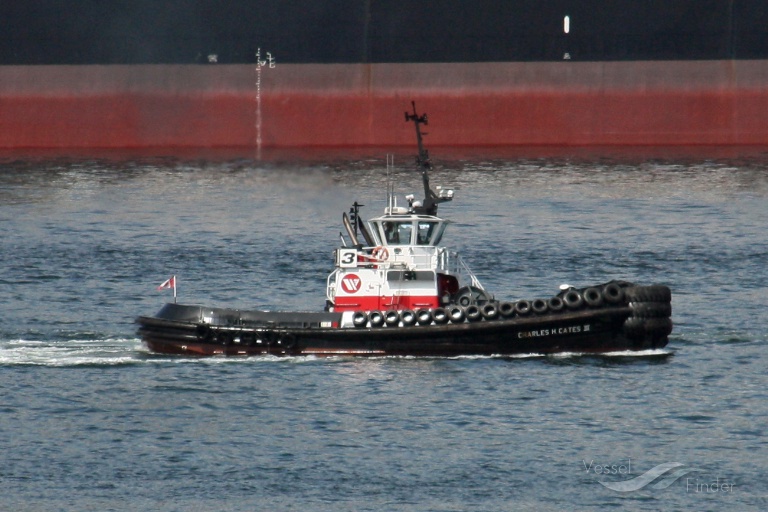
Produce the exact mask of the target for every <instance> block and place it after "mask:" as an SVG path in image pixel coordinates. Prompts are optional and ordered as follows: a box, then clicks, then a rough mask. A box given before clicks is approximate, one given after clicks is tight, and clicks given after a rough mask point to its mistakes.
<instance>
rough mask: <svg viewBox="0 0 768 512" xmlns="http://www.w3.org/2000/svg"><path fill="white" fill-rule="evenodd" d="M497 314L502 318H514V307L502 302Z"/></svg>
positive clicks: (509, 303) (511, 304)
mask: <svg viewBox="0 0 768 512" xmlns="http://www.w3.org/2000/svg"><path fill="white" fill-rule="evenodd" d="M499 314H500V315H501V316H502V317H503V318H512V317H513V316H515V305H514V304H513V303H511V302H502V303H500V304H499Z"/></svg>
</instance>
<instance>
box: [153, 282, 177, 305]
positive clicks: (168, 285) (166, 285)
mask: <svg viewBox="0 0 768 512" xmlns="http://www.w3.org/2000/svg"><path fill="white" fill-rule="evenodd" d="M157 289H158V290H167V289H172V290H173V301H174V302H176V276H171V278H170V279H168V280H167V281H165V282H164V283H163V284H161V285H160V286H158V287H157Z"/></svg>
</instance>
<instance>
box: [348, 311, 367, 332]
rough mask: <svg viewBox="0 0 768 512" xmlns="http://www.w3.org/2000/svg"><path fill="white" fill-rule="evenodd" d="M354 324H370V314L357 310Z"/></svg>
mask: <svg viewBox="0 0 768 512" xmlns="http://www.w3.org/2000/svg"><path fill="white" fill-rule="evenodd" d="M352 325H354V326H355V327H358V328H362V327H365V326H367V325H368V315H367V314H366V313H365V312H364V311H355V314H354V315H352Z"/></svg>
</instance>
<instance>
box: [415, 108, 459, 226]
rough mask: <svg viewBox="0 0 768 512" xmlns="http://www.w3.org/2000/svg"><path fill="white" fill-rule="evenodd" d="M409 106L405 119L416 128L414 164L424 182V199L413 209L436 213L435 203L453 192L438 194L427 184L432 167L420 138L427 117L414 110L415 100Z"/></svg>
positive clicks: (449, 198)
mask: <svg viewBox="0 0 768 512" xmlns="http://www.w3.org/2000/svg"><path fill="white" fill-rule="evenodd" d="M411 106H412V107H413V113H409V112H406V113H405V121H406V122H409V121H413V126H414V127H415V128H416V141H417V142H418V145H419V155H418V156H417V157H416V165H418V167H419V169H421V181H422V182H423V184H424V201H423V202H422V205H421V206H420V207H416V208H414V211H415V213H419V214H426V215H437V205H438V204H440V203H444V202H446V201H450V200H451V199H453V192H452V191H448V193H447V194H446V193H442V192H441V193H440V194H439V195H438V194H437V193H435V191H434V190H432V189H431V188H430V186H429V171H430V169H432V163H431V162H430V161H429V152H428V151H427V150H426V149H424V141H423V138H422V137H423V135H427V134H426V133H424V134H422V133H421V125H422V124H424V125H426V124H429V118H427V114H422V115H419V114H418V113H417V112H416V102H415V101H411Z"/></svg>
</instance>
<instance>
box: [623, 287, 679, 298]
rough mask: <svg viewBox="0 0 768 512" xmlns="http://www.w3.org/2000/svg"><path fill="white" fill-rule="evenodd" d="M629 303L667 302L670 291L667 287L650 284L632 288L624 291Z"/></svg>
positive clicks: (670, 296)
mask: <svg viewBox="0 0 768 512" xmlns="http://www.w3.org/2000/svg"><path fill="white" fill-rule="evenodd" d="M624 295H625V296H626V298H627V300H628V301H629V302H669V301H671V300H672V291H671V290H670V289H669V287H668V286H664V285H661V284H652V285H650V286H633V287H631V288H627V289H625V290H624Z"/></svg>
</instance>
